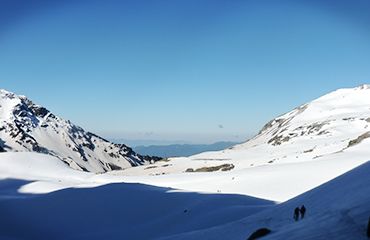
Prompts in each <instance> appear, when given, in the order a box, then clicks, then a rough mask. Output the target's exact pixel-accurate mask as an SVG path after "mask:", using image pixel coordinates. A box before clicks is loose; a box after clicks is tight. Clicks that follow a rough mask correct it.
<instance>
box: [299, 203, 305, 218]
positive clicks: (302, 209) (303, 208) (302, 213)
mask: <svg viewBox="0 0 370 240" xmlns="http://www.w3.org/2000/svg"><path fill="white" fill-rule="evenodd" d="M299 212H300V213H301V219H303V218H304V215H305V214H306V207H305V206H304V205H302V207H301V208H300V209H299Z"/></svg>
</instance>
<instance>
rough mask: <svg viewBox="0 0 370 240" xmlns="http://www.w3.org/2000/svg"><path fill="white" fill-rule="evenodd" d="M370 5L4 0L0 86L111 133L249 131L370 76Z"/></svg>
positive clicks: (230, 136)
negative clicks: (301, 105)
mask: <svg viewBox="0 0 370 240" xmlns="http://www.w3.org/2000/svg"><path fill="white" fill-rule="evenodd" d="M31 2H32V3H31ZM369 13H370V2H369V1H367V0H353V1H343V0H336V1H334V0H331V1H328V0H310V1H309V0H305V1H303V0H294V1H287V0H285V1H284V0H283V1H272V0H270V1H267V0H254V1H251V0H243V1H242V0H235V1H227V0H224V1H220V0H207V1H206V0H167V1H165V0H158V1H149V0H147V1H144V0H131V1H124V0H122V1H118V0H117V1H112V0H106V1H97V0H91V1H90V0H89V1H87V0H86V1H44V0H35V1H27V0H24V1H20V0H2V1H0V88H4V89H7V90H9V91H13V92H16V93H18V94H23V95H26V96H28V97H30V98H31V99H33V100H34V101H35V102H37V103H40V104H42V105H44V106H46V107H47V108H49V109H50V110H52V111H53V112H55V113H56V114H58V115H60V116H62V117H64V118H66V119H70V120H71V121H73V122H75V123H77V124H78V125H80V126H82V127H84V128H85V129H87V130H89V131H93V132H96V133H98V134H101V135H103V136H104V137H108V138H124V139H151V140H166V141H175V140H183V141H188V142H213V141H218V140H235V141H241V140H244V139H246V138H247V137H248V136H250V135H252V134H254V133H256V132H258V130H259V129H260V128H261V127H262V126H263V124H264V123H265V122H267V121H268V120H270V119H272V118H274V117H276V116H277V115H280V114H282V113H285V112H287V111H290V110H291V109H292V108H294V107H296V106H298V105H300V104H302V103H305V102H307V101H310V100H312V99H314V98H317V97H319V96H321V95H322V94H325V93H327V92H330V91H332V90H335V89H337V88H342V87H355V86H357V85H360V84H362V83H370V27H369V26H370V14H369Z"/></svg>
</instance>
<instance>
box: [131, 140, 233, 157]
mask: <svg viewBox="0 0 370 240" xmlns="http://www.w3.org/2000/svg"><path fill="white" fill-rule="evenodd" d="M236 144H238V143H237V142H216V143H213V144H171V145H151V146H136V147H134V148H133V149H134V151H135V152H138V153H140V154H143V155H154V156H160V157H164V158H168V157H189V156H191V155H194V154H198V153H202V152H208V151H219V150H223V149H226V148H229V147H232V146H234V145H236Z"/></svg>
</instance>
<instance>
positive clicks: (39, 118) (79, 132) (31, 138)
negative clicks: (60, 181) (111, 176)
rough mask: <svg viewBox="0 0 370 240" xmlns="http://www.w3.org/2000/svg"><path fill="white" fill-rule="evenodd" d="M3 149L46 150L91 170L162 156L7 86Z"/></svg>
mask: <svg viewBox="0 0 370 240" xmlns="http://www.w3.org/2000/svg"><path fill="white" fill-rule="evenodd" d="M0 151H34V152H40V153H46V154H50V155H53V156H56V157H58V158H59V159H61V160H62V161H64V162H65V163H67V164H68V165H69V166H71V167H72V168H74V169H78V170H84V171H91V172H105V171H111V170H120V169H125V168H129V167H131V166H138V165H143V164H148V163H150V162H153V161H156V160H158V159H159V158H156V157H149V156H141V155H139V154H137V153H135V152H134V151H133V150H132V149H131V148H129V147H127V146H126V145H124V144H113V143H111V142H109V141H107V140H105V139H103V138H101V137H99V136H97V135H95V134H93V133H90V132H86V131H84V129H82V128H81V127H79V126H76V125H74V124H73V123H71V122H70V121H66V120H64V119H62V118H60V117H58V116H56V115H54V114H52V113H51V112H50V111H49V110H48V109H46V108H44V107H42V106H40V105H37V104H34V103H33V102H32V101H31V100H29V99H28V98H27V97H25V96H17V95H16V94H14V93H11V92H8V91H6V90H0Z"/></svg>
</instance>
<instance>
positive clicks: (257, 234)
mask: <svg viewBox="0 0 370 240" xmlns="http://www.w3.org/2000/svg"><path fill="white" fill-rule="evenodd" d="M269 233H271V230H270V229H268V228H260V229H258V230H256V231H255V232H253V233H252V234H251V235H250V236H249V237H248V238H247V240H255V239H258V238H261V237H264V236H266V235H267V234H269Z"/></svg>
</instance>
